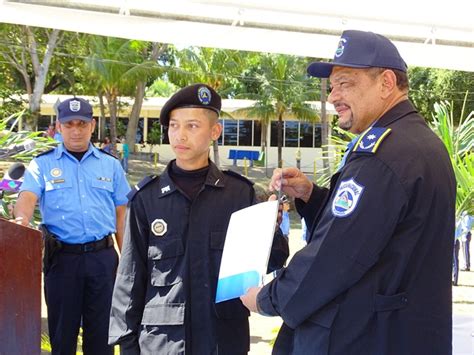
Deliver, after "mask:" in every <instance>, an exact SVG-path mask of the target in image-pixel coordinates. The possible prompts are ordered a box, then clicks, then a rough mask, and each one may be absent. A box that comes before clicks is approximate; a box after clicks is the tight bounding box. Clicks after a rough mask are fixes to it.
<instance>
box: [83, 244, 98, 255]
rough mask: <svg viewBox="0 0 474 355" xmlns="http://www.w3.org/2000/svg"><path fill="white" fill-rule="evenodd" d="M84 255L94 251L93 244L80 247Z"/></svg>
mask: <svg viewBox="0 0 474 355" xmlns="http://www.w3.org/2000/svg"><path fill="white" fill-rule="evenodd" d="M82 250H83V251H84V253H88V252H91V251H94V250H95V246H94V243H87V244H84V245H83V246H82Z"/></svg>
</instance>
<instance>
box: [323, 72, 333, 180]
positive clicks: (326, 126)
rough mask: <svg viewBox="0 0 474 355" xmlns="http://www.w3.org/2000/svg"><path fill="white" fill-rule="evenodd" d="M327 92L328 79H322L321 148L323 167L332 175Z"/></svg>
mask: <svg viewBox="0 0 474 355" xmlns="http://www.w3.org/2000/svg"><path fill="white" fill-rule="evenodd" d="M326 92H327V79H326V78H322V79H321V149H322V152H323V168H324V171H325V172H327V173H328V174H329V175H331V171H330V165H329V154H328V144H329V140H328V136H329V124H328V118H327V114H326Z"/></svg>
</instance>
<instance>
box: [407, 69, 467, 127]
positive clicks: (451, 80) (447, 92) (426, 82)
mask: <svg viewBox="0 0 474 355" xmlns="http://www.w3.org/2000/svg"><path fill="white" fill-rule="evenodd" d="M408 77H409V79H410V92H409V96H410V100H411V101H412V102H413V103H414V104H415V107H416V108H417V109H418V111H419V112H420V113H421V114H422V115H423V117H425V118H427V119H428V120H430V119H431V117H432V115H433V108H434V105H435V104H436V103H438V102H442V101H449V102H453V103H454V107H453V110H454V111H453V114H454V117H455V122H457V121H458V120H459V118H460V117H461V109H462V107H463V105H465V107H466V108H465V110H466V112H471V111H473V110H474V72H462V71H453V70H445V69H433V68H420V67H414V68H411V69H410V70H409V72H408ZM466 91H469V94H468V95H467V97H466V100H465V97H464V96H465V94H466ZM464 102H465V104H463V103H464Z"/></svg>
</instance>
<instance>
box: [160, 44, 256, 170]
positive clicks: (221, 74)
mask: <svg viewBox="0 0 474 355" xmlns="http://www.w3.org/2000/svg"><path fill="white" fill-rule="evenodd" d="M250 56H251V54H249V53H247V52H240V51H235V50H224V49H218V48H204V47H192V48H188V49H184V50H182V51H177V52H175V59H174V60H173V62H175V63H177V64H179V70H176V69H174V70H169V71H168V72H167V76H168V78H169V80H170V81H171V82H172V83H173V84H175V85H177V86H178V87H184V86H186V85H190V84H193V83H204V84H207V85H209V86H210V87H212V88H213V89H214V90H216V92H217V93H219V95H221V96H222V97H223V98H226V97H233V96H234V95H235V88H236V87H238V86H239V76H240V74H241V73H242V71H243V70H244V69H245V67H246V65H247V60H248V58H249V57H250ZM223 115H226V113H223ZM213 151H214V162H215V163H216V165H217V166H219V146H218V144H217V141H214V142H213Z"/></svg>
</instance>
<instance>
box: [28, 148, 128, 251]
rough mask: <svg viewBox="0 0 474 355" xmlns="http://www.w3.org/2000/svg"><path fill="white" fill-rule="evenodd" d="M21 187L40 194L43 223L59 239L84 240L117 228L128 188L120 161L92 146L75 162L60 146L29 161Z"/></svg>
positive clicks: (75, 241)
mask: <svg viewBox="0 0 474 355" xmlns="http://www.w3.org/2000/svg"><path fill="white" fill-rule="evenodd" d="M21 191H30V192H33V193H34V194H35V195H36V196H38V198H39V201H40V202H39V204H40V205H39V207H40V211H41V216H42V219H43V223H44V224H45V225H46V226H47V227H48V229H49V231H50V232H51V233H53V234H55V235H56V236H57V237H58V239H59V240H60V241H62V242H65V243H69V244H82V243H87V242H92V241H95V240H99V239H101V238H102V237H104V236H105V235H107V234H109V233H112V232H115V231H116V210H115V208H116V207H117V206H119V205H124V204H126V203H127V201H128V200H127V193H128V192H129V191H130V187H129V185H128V182H127V180H126V178H125V174H124V172H123V169H122V167H121V166H120V162H119V161H118V160H117V159H115V158H114V157H112V156H110V155H108V154H105V153H103V152H101V151H100V150H99V149H97V148H95V147H94V146H93V145H92V144H89V149H88V150H87V152H86V153H85V154H84V156H83V157H82V159H81V161H78V160H77V159H76V158H74V157H73V156H72V155H71V154H70V153H68V152H67V151H66V149H65V147H64V145H63V144H60V145H59V146H58V147H56V148H55V149H53V150H51V151H50V152H47V153H45V154H41V155H40V156H38V157H36V158H35V159H33V160H32V161H31V163H30V165H29V166H28V169H27V171H26V173H25V180H24V182H23V184H22V186H21Z"/></svg>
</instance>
